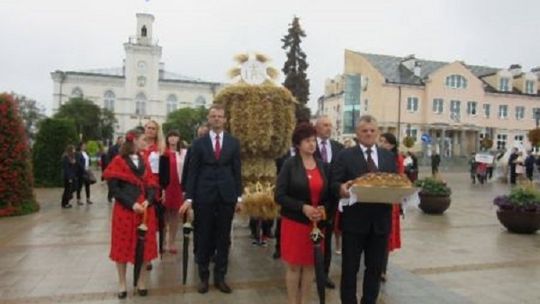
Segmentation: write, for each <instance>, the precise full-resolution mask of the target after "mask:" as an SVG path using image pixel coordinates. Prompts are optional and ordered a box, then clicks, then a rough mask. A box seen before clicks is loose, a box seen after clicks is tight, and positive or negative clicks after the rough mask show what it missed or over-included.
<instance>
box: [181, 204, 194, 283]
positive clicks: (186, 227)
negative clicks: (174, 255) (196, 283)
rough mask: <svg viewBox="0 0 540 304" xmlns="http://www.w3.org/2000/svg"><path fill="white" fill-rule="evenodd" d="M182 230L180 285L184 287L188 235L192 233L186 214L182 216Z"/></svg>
mask: <svg viewBox="0 0 540 304" xmlns="http://www.w3.org/2000/svg"><path fill="white" fill-rule="evenodd" d="M182 230H183V232H184V241H183V244H182V284H183V285H186V281H187V274H188V272H187V268H188V261H189V234H190V233H191V231H193V225H191V220H188V214H187V212H186V214H185V215H184V225H183V226H182Z"/></svg>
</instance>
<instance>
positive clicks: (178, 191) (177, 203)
mask: <svg viewBox="0 0 540 304" xmlns="http://www.w3.org/2000/svg"><path fill="white" fill-rule="evenodd" d="M165 155H166V156H168V159H169V185H168V186H167V188H165V199H164V201H163V205H164V206H165V208H167V209H172V210H176V211H178V209H180V207H181V205H182V203H183V202H184V195H183V194H182V192H183V190H182V186H181V185H180V183H181V179H182V170H183V166H184V159H185V156H186V150H184V149H182V150H180V152H176V151H174V150H170V149H167V150H166V151H165Z"/></svg>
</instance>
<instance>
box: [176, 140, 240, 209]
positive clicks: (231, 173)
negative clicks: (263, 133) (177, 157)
mask: <svg viewBox="0 0 540 304" xmlns="http://www.w3.org/2000/svg"><path fill="white" fill-rule="evenodd" d="M223 134H224V135H223V146H222V147H221V156H220V158H219V160H218V159H216V157H215V155H214V148H213V147H212V140H211V138H210V135H209V134H207V135H205V136H203V137H201V138H198V139H196V140H195V141H194V142H193V145H192V146H191V152H190V160H189V165H188V167H189V169H188V177H187V181H186V182H187V183H186V189H185V191H186V199H191V200H193V204H194V205H197V204H207V203H215V202H218V201H222V202H225V203H231V204H235V203H236V202H237V200H238V197H240V196H241V195H242V189H243V188H242V178H241V166H240V143H239V142H238V140H237V139H236V138H234V137H232V136H231V135H230V134H228V133H223Z"/></svg>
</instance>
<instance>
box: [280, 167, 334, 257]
mask: <svg viewBox="0 0 540 304" xmlns="http://www.w3.org/2000/svg"><path fill="white" fill-rule="evenodd" d="M306 174H307V176H308V181H309V190H310V193H311V205H312V206H313V207H317V206H318V203H319V200H320V197H321V192H322V188H323V186H324V181H323V179H322V176H321V172H320V171H319V168H314V169H311V170H307V169H306ZM309 176H311V178H309ZM311 229H312V225H311V224H304V223H299V222H297V221H293V220H290V219H288V218H286V217H282V218H281V258H282V259H283V260H284V261H285V262H287V263H289V264H292V265H301V266H311V265H313V264H314V263H315V259H314V256H313V243H312V242H311V239H310V237H309V234H310V233H311ZM322 247H324V246H322Z"/></svg>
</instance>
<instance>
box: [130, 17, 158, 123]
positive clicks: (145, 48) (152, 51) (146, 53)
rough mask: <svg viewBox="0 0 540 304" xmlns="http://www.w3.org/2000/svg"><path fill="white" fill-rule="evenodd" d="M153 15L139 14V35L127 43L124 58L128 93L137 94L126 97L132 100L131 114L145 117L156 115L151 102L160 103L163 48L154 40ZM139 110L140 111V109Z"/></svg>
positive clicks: (137, 30)
mask: <svg viewBox="0 0 540 304" xmlns="http://www.w3.org/2000/svg"><path fill="white" fill-rule="evenodd" d="M153 23H154V16H153V15H150V14H137V28H136V35H135V36H131V37H129V41H128V42H126V43H124V49H125V51H126V58H125V59H124V75H125V78H126V86H125V89H126V92H134V93H133V96H126V97H127V98H128V100H132V101H133V102H132V105H131V106H130V105H128V109H129V108H130V107H132V108H133V111H129V110H128V111H129V112H131V113H136V112H137V113H139V114H140V115H142V116H145V115H146V114H147V113H153V112H155V111H153V110H152V109H151V108H150V107H152V105H153V103H150V102H149V101H152V100H159V85H158V82H159V75H160V60H161V47H160V46H159V45H157V42H155V39H154V37H153ZM139 108H140V109H139Z"/></svg>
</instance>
